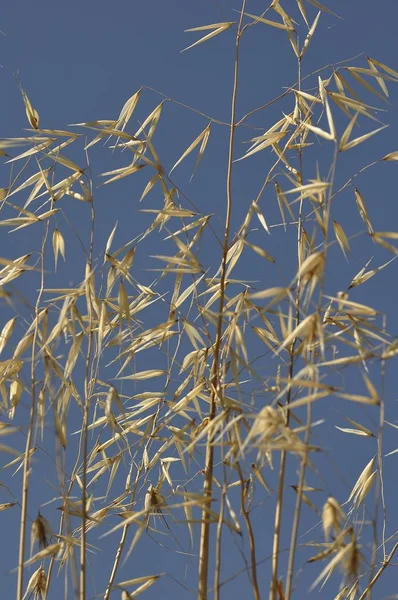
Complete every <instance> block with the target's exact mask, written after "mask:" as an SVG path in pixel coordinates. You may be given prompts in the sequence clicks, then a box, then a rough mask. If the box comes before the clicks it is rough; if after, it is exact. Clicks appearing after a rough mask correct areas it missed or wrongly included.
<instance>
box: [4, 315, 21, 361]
mask: <svg viewBox="0 0 398 600" xmlns="http://www.w3.org/2000/svg"><path fill="white" fill-rule="evenodd" d="M16 320H17V317H14V318H13V319H10V320H9V321H7V323H6V324H5V325H4V327H3V329H2V331H1V333H0V354H1V353H2V352H3V350H4V347H5V345H6V344H7V342H8V340H9V339H10V336H11V334H12V332H13V329H14V325H15V321H16Z"/></svg>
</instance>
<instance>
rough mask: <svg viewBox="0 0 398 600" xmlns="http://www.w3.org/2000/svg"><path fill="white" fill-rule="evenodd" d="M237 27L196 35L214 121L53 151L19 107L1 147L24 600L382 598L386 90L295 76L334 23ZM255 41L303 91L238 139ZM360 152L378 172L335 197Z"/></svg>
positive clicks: (390, 152) (52, 142) (238, 20)
mask: <svg viewBox="0 0 398 600" xmlns="http://www.w3.org/2000/svg"><path fill="white" fill-rule="evenodd" d="M249 4H250V2H249V1H248V0H247V1H246V0H243V2H242V5H241V7H240V9H239V10H238V11H232V9H231V19H232V20H231V21H228V22H219V23H213V24H209V25H200V26H197V27H192V28H190V29H187V31H188V32H189V33H188V34H187V35H189V36H192V38H191V37H190V41H189V42H188V47H187V48H185V50H187V51H188V50H189V51H190V52H200V51H201V48H202V44H214V45H216V44H222V43H223V39H224V40H225V39H226V38H228V40H229V42H230V41H231V39H234V40H235V51H234V55H232V56H231V63H230V66H231V70H230V71H228V73H229V72H231V75H232V81H231V90H232V91H231V94H230V114H229V116H225V118H224V119H218V118H215V117H214V116H211V115H208V114H205V113H203V112H201V111H200V110H199V109H198V108H197V107H190V106H186V105H185V104H183V103H182V102H180V101H179V100H178V99H175V98H170V97H168V96H165V95H164V94H162V93H161V92H159V91H157V90H154V89H150V88H146V87H142V88H140V89H138V90H137V91H135V93H133V95H132V96H131V97H130V98H129V99H128V100H127V101H126V102H125V103H124V105H123V108H122V109H121V111H120V114H119V115H118V116H116V117H114V118H112V119H101V120H95V121H91V122H88V121H86V122H84V123H78V124H72V125H68V126H64V128H63V129H60V130H59V129H46V128H43V127H42V124H41V123H42V121H45V117H44V116H43V115H39V112H38V111H37V110H36V109H35V108H34V106H33V104H34V103H32V101H31V100H30V98H29V96H28V95H27V92H26V91H25V90H24V88H23V87H22V84H20V90H21V93H22V99H23V103H24V107H25V111H26V117H27V120H28V122H29V128H28V129H27V130H26V131H25V133H24V134H23V137H15V138H11V139H4V140H2V141H1V144H0V148H1V155H2V157H3V159H2V160H3V161H4V163H5V165H4V167H2V169H3V170H2V173H3V182H4V183H3V185H4V187H3V188H2V190H1V208H2V220H1V223H0V224H1V225H2V226H3V232H4V234H3V235H6V233H7V236H8V237H7V240H9V246H8V247H9V253H8V255H7V256H5V257H2V258H1V259H0V263H1V271H0V278H1V280H0V284H1V299H2V300H1V301H2V312H1V321H2V323H1V337H0V351H1V353H2V356H1V359H2V360H1V363H0V377H1V382H0V386H1V387H0V390H1V401H2V405H1V407H2V421H1V430H0V435H1V437H2V440H1V441H2V443H1V447H0V449H1V456H2V459H1V460H2V466H1V469H2V470H1V491H0V493H1V502H2V504H1V506H0V508H1V510H2V511H3V512H2V515H1V519H2V520H3V522H4V520H5V519H14V521H12V523H13V526H14V532H15V535H14V536H13V538H12V539H11V536H10V539H3V540H2V546H3V547H4V548H8V552H7V560H8V561H12V565H11V567H10V569H9V570H10V571H11V570H12V569H14V571H13V573H14V574H13V575H10V576H9V577H11V576H12V577H14V579H13V581H15V590H16V599H17V600H22V599H27V598H36V599H42V600H44V599H45V598H79V599H80V600H84V599H86V598H94V597H99V598H103V599H104V600H108V599H109V598H120V597H121V598H122V599H123V600H127V599H133V598H137V597H138V596H139V595H140V594H141V593H143V595H144V596H145V597H147V598H171V597H173V598H190V597H197V598H198V599H199V600H206V599H207V598H214V599H215V600H219V599H220V598H232V599H233V598H251V597H253V598H254V599H255V600H259V599H260V598H269V600H291V599H292V598H297V599H301V598H307V597H320V598H328V599H329V598H330V599H335V600H343V599H350V600H354V599H358V600H364V599H365V598H366V599H369V598H376V597H377V598H381V596H382V595H383V594H387V593H391V592H396V586H395V589H394V577H392V576H390V575H389V572H391V569H392V570H393V568H394V567H393V565H394V560H395V559H394V553H395V552H396V550H397V547H398V543H397V532H396V530H395V529H394V521H393V518H394V516H393V515H394V513H395V512H396V511H395V506H394V504H395V499H394V496H395V490H394V482H393V480H392V478H391V477H385V476H383V473H385V466H384V465H385V462H388V461H389V460H391V462H390V463H389V464H392V461H393V460H394V457H393V458H391V459H388V458H387V459H386V454H389V453H393V448H394V446H393V445H392V446H391V448H383V437H384V435H385V430H386V427H387V429H388V426H390V429H389V431H390V432H391V434H393V432H394V427H395V428H396V427H397V426H396V425H394V423H393V422H392V421H394V412H393V406H391V404H392V402H393V401H394V398H391V394H392V389H391V390H390V388H389V387H387V388H386V385H385V380H386V377H387V375H388V370H389V365H390V364H396V359H395V357H396V355H397V353H398V344H397V341H396V340H394V338H393V336H392V335H391V333H389V331H388V328H387V326H388V317H389V315H386V314H382V312H380V311H379V310H378V309H377V308H375V307H373V306H369V304H368V301H367V291H366V290H367V289H369V286H372V285H373V281H374V280H373V278H375V277H376V279H377V276H378V275H379V273H380V272H381V271H383V270H384V269H385V270H386V271H384V273H386V272H387V271H388V272H389V276H390V277H391V278H392V277H396V273H397V271H396V264H395V262H394V259H395V257H396V255H397V254H398V246H397V245H396V244H397V240H398V232H397V231H394V230H392V231H391V230H390V229H391V226H389V225H388V222H387V221H388V219H386V218H384V217H383V214H381V213H380V211H378V209H377V201H378V199H377V198H372V197H369V196H368V194H367V191H366V188H365V189H364V188H363V186H362V185H361V178H362V177H363V174H364V173H365V171H366V172H367V173H366V175H368V174H369V173H372V176H374V177H376V178H380V179H382V178H383V177H384V175H383V174H384V173H386V170H388V169H394V168H395V166H394V162H393V161H396V160H398V150H394V148H386V149H385V150H384V151H383V150H380V148H379V146H378V145H377V144H378V143H379V141H380V140H382V139H383V133H381V132H382V130H383V129H384V127H386V125H385V120H386V118H387V117H388V114H389V112H388V106H389V101H388V96H389V87H390V86H392V85H393V84H394V83H395V82H397V81H398V72H397V71H396V70H394V69H393V68H391V67H390V66H387V65H385V64H383V63H382V62H380V61H379V60H377V59H376V58H373V57H367V56H366V55H360V56H359V57H356V59H354V60H347V61H344V62H340V63H337V64H334V65H328V66H326V67H324V68H321V69H318V70H317V71H316V72H308V70H306V69H305V61H306V57H307V55H309V53H311V52H313V44H314V45H315V44H316V34H317V27H318V26H319V23H320V22H322V20H330V21H332V20H333V19H337V18H338V16H337V15H335V14H334V13H333V12H332V11H331V10H329V9H328V8H326V7H325V6H323V5H322V4H320V3H319V2H318V1H317V0H306V1H305V2H304V1H303V0H296V2H293V0H291V1H290V2H287V1H286V2H285V1H282V0H273V2H272V3H271V4H270V5H269V6H268V7H266V9H265V10H264V12H263V13H262V14H260V15H254V14H252V13H251V12H249V11H250V6H249ZM287 11H289V13H288V12H287ZM270 28H276V29H277V30H279V32H278V34H280V38H279V39H280V42H279V43H280V44H281V45H283V44H288V46H289V47H290V46H291V61H292V63H294V64H295V65H297V77H296V81H295V82H294V81H293V82H289V83H288V85H289V87H286V88H284V89H283V90H282V91H280V90H275V96H276V97H275V98H274V99H272V96H271V92H270V98H269V99H266V102H265V103H261V102H260V103H259V104H261V105H260V106H258V107H257V108H254V109H253V110H251V111H250V112H247V113H246V114H239V111H238V110H237V104H238V106H240V104H241V103H242V100H241V99H242V98H244V95H245V89H244V86H241V85H240V75H241V73H240V71H241V69H240V57H241V52H242V51H243V49H244V44H245V42H246V39H247V38H248V37H249V36H250V35H251V33H252V32H254V31H256V32H257V34H261V35H265V36H266V35H267V33H268V32H269V31H270ZM303 32H304V33H303ZM216 36H219V37H218V38H217V41H216V40H213V38H215V37H216ZM313 38H314V41H313ZM314 47H315V46H314ZM232 67H233V68H232ZM208 68H211V65H208ZM303 73H305V75H303ZM264 76H266V74H264ZM269 89H270V90H271V91H272V81H270V87H269ZM383 102H384V105H383V104H382V103H383ZM375 104H377V106H374V105H375ZM21 105H22V103H21ZM179 111H180V112H181V113H185V114H190V115H191V117H190V118H191V121H190V122H191V125H192V130H189V131H188V130H186V129H185V128H180V127H179V121H178V119H179V117H178V115H179V114H180V113H179ZM187 111H188V113H187ZM274 120H275V122H273V121H274ZM170 136H173V138H174V139H176V140H178V143H181V151H180V154H179V155H178V156H172V155H171V152H170V151H169V150H168V142H167V140H168V139H170ZM374 136H375V137H374ZM213 140H214V141H213ZM376 140H377V142H376ZM212 141H213V144H214V145H215V146H213V149H212ZM364 145H366V146H367V147H368V155H369V156H373V155H374V156H375V158H374V159H373V160H372V161H371V162H368V163H363V164H361V165H360V166H359V167H358V168H357V167H355V170H354V171H353V172H352V173H351V174H350V176H349V177H345V176H344V173H346V172H347V168H348V169H350V168H351V166H352V165H353V164H355V157H357V156H358V155H357V152H358V147H359V146H361V147H362V146H364ZM19 148H22V150H21V151H20V150H19ZM208 156H211V160H206V159H207V157H208ZM361 156H363V154H361ZM352 157H354V162H351V161H352V160H353V159H352ZM105 162H106V163H107V168H105V169H103V168H101V167H100V168H97V167H96V164H98V165H103V164H104V163H105ZM199 163H201V164H199ZM388 163H390V164H388ZM7 167H9V176H8V178H7V175H6V171H5V169H6V168H7ZM246 169H247V170H248V171H246ZM214 171H216V173H217V174H218V177H219V178H220V181H221V179H222V180H223V181H224V183H223V187H222V188H221V187H219V188H218V189H214V188H213V187H212V185H209V181H211V180H212V178H213V179H214V177H216V176H215V175H214V174H213V173H214ZM245 172H246V173H247V172H248V173H249V179H250V181H249V182H248V184H247V188H245V186H244V185H240V183H239V182H241V181H243V180H244V177H245ZM341 173H343V177H342V175H341ZM201 175H202V179H201ZM121 180H123V181H121ZM119 181H120V183H119ZM238 187H239V192H237V191H236V190H237V189H238ZM121 193H123V194H125V195H126V194H127V195H128V203H129V204H128V219H129V220H130V231H131V236H130V238H126V231H127V230H128V229H126V227H124V228H123V221H125V220H126V218H127V217H126V214H127V213H126V205H125V204H124V205H123V203H122V202H120V201H119V198H120V194H121ZM103 204H106V205H107V206H108V209H107V210H108V213H107V214H108V215H109V214H110V209H109V204H111V207H112V213H113V214H114V220H113V221H112V222H109V217H108V219H107V221H106V223H104V221H103V220H101V217H99V216H98V215H101V212H102V211H103V208H102V207H101V205H103ZM347 206H348V207H350V208H347ZM372 217H373V218H372ZM119 231H121V232H122V233H121V234H120V235H119ZM8 234H9V235H8ZM359 263H360V269H358V264H359ZM384 273H383V275H384ZM370 280H371V281H370ZM383 281H386V280H385V279H384V280H383ZM368 282H369V283H368ZM388 293H389V291H388V289H386V294H388ZM392 316H393V315H390V317H392ZM390 320H391V318H390ZM390 359H392V363H391V361H390ZM390 415H391V416H390ZM388 419H391V421H388ZM391 426H392V427H391ZM388 450H392V452H388ZM350 455H351V456H354V455H355V457H356V462H355V465H357V464H359V465H360V468H359V469H357V466H355V469H353V468H352V466H350ZM344 457H345V460H344ZM358 461H359V463H358ZM389 506H391V510H390V511H388V510H387V509H388V507H389ZM390 513H392V514H390ZM29 539H30V541H29ZM148 559H149V560H148ZM10 564H11V563H10V562H8V565H10ZM395 578H396V576H395ZM383 582H384V584H383ZM383 585H384V587H383ZM11 597H13V596H12V595H9V596H8V598H11ZM390 597H393V596H390ZM394 597H395V596H394Z"/></svg>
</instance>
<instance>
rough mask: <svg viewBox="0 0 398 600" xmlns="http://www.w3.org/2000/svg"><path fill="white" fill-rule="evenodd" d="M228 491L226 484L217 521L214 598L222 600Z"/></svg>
mask: <svg viewBox="0 0 398 600" xmlns="http://www.w3.org/2000/svg"><path fill="white" fill-rule="evenodd" d="M226 493H227V490H226V486H225V484H224V486H223V489H222V493H221V506H220V512H219V515H218V523H217V537H216V566H215V572H214V600H220V573H221V539H222V526H223V521H224V509H225V495H226Z"/></svg>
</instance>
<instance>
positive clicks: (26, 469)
mask: <svg viewBox="0 0 398 600" xmlns="http://www.w3.org/2000/svg"><path fill="white" fill-rule="evenodd" d="M48 231H49V222H48V221H47V223H46V226H45V232H44V235H43V241H42V247H41V282H40V290H39V293H38V295H37V299H36V305H35V320H36V323H35V330H34V334H33V341H32V354H31V373H30V378H31V394H32V398H31V405H30V416H29V429H28V434H27V436H26V444H25V455H24V461H23V479H22V503H21V521H20V530H19V555H18V578H17V596H16V598H17V600H22V597H23V585H24V562H25V535H26V515H27V508H28V491H29V475H30V450H31V444H32V437H33V430H34V424H35V417H36V356H35V354H36V345H37V337H38V328H39V320H38V315H39V307H40V302H41V298H42V295H43V290H44V251H45V245H46V242H47V238H48Z"/></svg>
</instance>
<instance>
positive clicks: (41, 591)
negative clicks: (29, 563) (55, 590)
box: [23, 566, 47, 600]
mask: <svg viewBox="0 0 398 600" xmlns="http://www.w3.org/2000/svg"><path fill="white" fill-rule="evenodd" d="M46 588H47V577H46V572H45V570H44V569H43V567H42V566H40V567H39V568H38V569H37V570H36V571H35V572H34V573H33V575H32V577H31V578H30V579H29V583H28V586H27V588H26V592H25V595H24V597H23V600H25V598H26V597H28V596H29V594H33V598H34V600H45V597H46Z"/></svg>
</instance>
